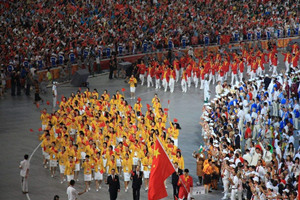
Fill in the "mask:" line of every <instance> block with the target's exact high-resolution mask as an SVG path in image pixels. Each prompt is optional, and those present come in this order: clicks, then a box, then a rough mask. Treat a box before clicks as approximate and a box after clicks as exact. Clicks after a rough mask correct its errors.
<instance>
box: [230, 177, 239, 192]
mask: <svg viewBox="0 0 300 200" xmlns="http://www.w3.org/2000/svg"><path fill="white" fill-rule="evenodd" d="M238 186H239V179H238V177H237V176H234V177H233V186H232V189H238Z"/></svg>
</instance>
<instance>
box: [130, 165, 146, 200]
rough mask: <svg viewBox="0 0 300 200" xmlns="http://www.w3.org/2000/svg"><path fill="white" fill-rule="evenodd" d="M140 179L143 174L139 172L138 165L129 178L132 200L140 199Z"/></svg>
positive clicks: (141, 182)
mask: <svg viewBox="0 0 300 200" xmlns="http://www.w3.org/2000/svg"><path fill="white" fill-rule="evenodd" d="M142 178H143V172H142V171H141V170H140V166H139V165H138V166H136V168H135V171H133V172H132V174H131V178H130V179H131V180H132V192H133V200H139V199H140V190H141V186H142V184H143V181H142Z"/></svg>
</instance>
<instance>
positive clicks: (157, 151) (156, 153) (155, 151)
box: [154, 149, 160, 158]
mask: <svg viewBox="0 0 300 200" xmlns="http://www.w3.org/2000/svg"><path fill="white" fill-rule="evenodd" d="M159 155H160V153H159V150H158V149H155V150H154V156H155V157H156V158H157V156H159Z"/></svg>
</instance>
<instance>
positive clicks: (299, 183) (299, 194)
mask: <svg viewBox="0 0 300 200" xmlns="http://www.w3.org/2000/svg"><path fill="white" fill-rule="evenodd" d="M298 200H300V176H299V178H298Z"/></svg>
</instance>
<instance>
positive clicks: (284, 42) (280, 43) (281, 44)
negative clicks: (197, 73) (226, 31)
mask: <svg viewBox="0 0 300 200" xmlns="http://www.w3.org/2000/svg"><path fill="white" fill-rule="evenodd" d="M297 38H299V37H291V38H280V39H277V40H276V41H277V47H278V48H285V47H287V46H288V44H289V42H290V41H291V40H293V39H297ZM258 42H260V44H261V48H262V49H264V50H265V49H267V48H268V40H260V41H249V42H245V43H244V44H245V46H247V47H252V45H253V43H256V44H257V43H258ZM228 45H229V48H232V47H239V46H240V43H230V44H228ZM219 47H220V45H212V46H205V47H203V46H196V47H194V55H195V56H196V57H198V56H200V55H203V52H204V51H209V52H218V50H219ZM174 51H175V53H176V52H177V53H178V52H182V53H183V54H185V53H187V51H188V47H187V48H185V49H174ZM167 53H168V51H162V52H151V53H143V54H137V55H128V56H122V57H118V59H119V60H120V59H122V60H123V61H125V62H131V63H134V62H136V61H137V60H139V59H141V58H143V57H144V56H145V55H149V54H151V55H156V57H157V58H158V60H159V61H162V59H163V57H164V56H166V54H167ZM109 62H110V59H109V58H108V59H103V60H101V62H100V66H101V70H107V69H109ZM64 68H65V72H66V74H70V75H73V74H75V73H76V71H77V70H78V69H79V67H78V65H77V64H73V65H72V66H71V69H67V68H66V66H65V67H64ZM82 68H86V67H85V66H84V65H83V66H82ZM62 69H63V68H62V67H56V68H51V69H50V72H51V74H52V77H53V79H54V80H58V79H60V78H61V77H60V74H61V70H62ZM96 69H97V65H96V63H94V71H96ZM68 70H71V73H70V72H69V71H68ZM46 74H47V70H40V71H38V77H39V78H38V80H39V81H40V82H41V81H45V80H47V78H46ZM6 82H7V84H6V87H7V88H10V87H11V80H10V78H8V79H7V80H6Z"/></svg>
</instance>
